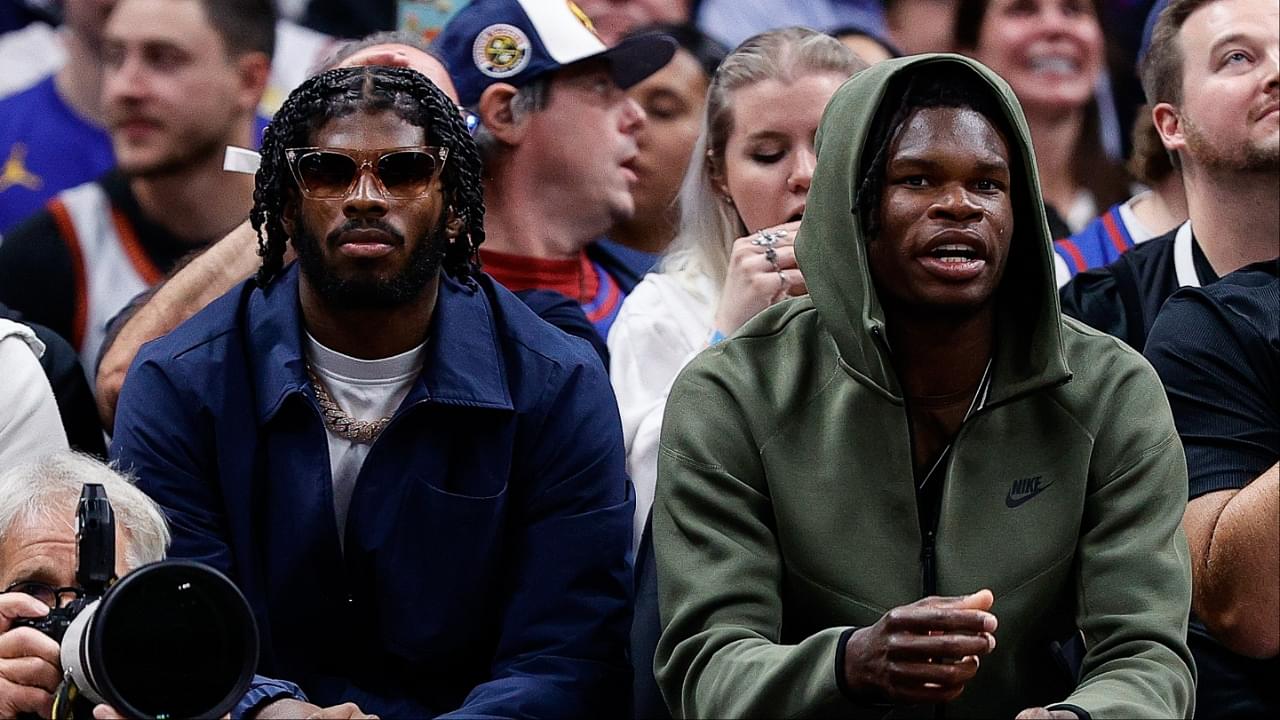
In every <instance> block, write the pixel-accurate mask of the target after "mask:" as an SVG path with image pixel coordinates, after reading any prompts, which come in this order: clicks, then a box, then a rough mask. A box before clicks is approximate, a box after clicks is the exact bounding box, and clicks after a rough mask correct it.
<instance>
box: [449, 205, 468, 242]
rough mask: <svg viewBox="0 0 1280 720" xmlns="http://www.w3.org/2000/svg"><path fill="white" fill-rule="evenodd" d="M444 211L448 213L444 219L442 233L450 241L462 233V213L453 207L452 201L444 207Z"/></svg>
mask: <svg viewBox="0 0 1280 720" xmlns="http://www.w3.org/2000/svg"><path fill="white" fill-rule="evenodd" d="M445 212H446V213H448V215H447V219H446V220H445V221H444V234H445V237H446V238H448V239H449V241H451V242H452V241H453V240H455V239H457V238H459V237H462V235H463V230H464V228H463V220H462V215H461V213H459V212H458V211H457V210H456V209H454V206H453V204H452V203H451V204H450V205H449V207H447V208H445Z"/></svg>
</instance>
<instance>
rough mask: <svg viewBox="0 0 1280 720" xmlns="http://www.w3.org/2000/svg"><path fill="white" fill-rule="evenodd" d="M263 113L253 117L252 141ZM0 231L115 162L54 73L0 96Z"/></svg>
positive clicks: (101, 134) (257, 140) (258, 136)
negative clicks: (66, 99) (59, 86)
mask: <svg viewBox="0 0 1280 720" xmlns="http://www.w3.org/2000/svg"><path fill="white" fill-rule="evenodd" d="M266 126H267V119H266V118H263V117H260V116H259V117H257V118H256V119H255V121H254V133H253V144H254V147H257V146H259V145H261V143H262V130H263V129H264V128H265V127H266ZM0 163H3V165H2V166H0V235H2V234H5V233H8V232H9V231H11V230H13V228H14V227H15V226H16V225H17V224H18V223H20V222H22V221H23V220H25V219H26V218H27V217H29V216H31V215H33V214H35V212H36V211H37V210H39V209H41V208H43V207H44V205H45V203H46V202H48V201H49V200H51V199H52V198H53V196H54V195H57V194H58V193H59V192H62V191H63V190H66V189H68V188H73V187H76V186H78V185H83V184H84V183H87V182H92V181H94V180H97V179H98V178H100V177H102V176H103V175H104V174H106V172H107V171H108V170H111V169H112V168H114V167H115V165H116V160H115V153H114V152H112V150H111V136H110V135H108V134H107V132H106V131H105V130H103V129H102V128H100V127H98V126H96V125H93V124H92V123H90V122H89V121H88V120H86V119H84V118H82V117H80V116H79V115H77V114H76V113H75V111H74V110H72V109H71V108H70V107H69V106H68V105H67V104H66V102H64V101H63V99H62V97H61V96H59V95H58V91H57V89H56V88H55V87H54V83H53V76H50V77H48V78H45V79H44V80H42V81H41V82H38V83H36V84H35V85H33V86H31V87H30V88H27V89H26V90H24V91H22V92H20V93H17V94H14V95H10V96H9V97H7V98H4V99H3V100H0Z"/></svg>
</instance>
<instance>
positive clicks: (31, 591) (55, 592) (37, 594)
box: [4, 580, 84, 610]
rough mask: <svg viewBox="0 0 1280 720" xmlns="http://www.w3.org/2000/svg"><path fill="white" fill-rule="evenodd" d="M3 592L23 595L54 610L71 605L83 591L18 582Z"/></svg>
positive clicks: (40, 583) (26, 581)
mask: <svg viewBox="0 0 1280 720" xmlns="http://www.w3.org/2000/svg"><path fill="white" fill-rule="evenodd" d="M4 591H5V592H7V593H11V592H20V593H23V594H24V595H30V596H31V597H33V598H35V599H37V600H39V601H40V602H42V603H44V604H45V605H48V606H49V608H50V609H53V610H56V609H58V608H61V607H66V606H67V605H70V604H71V603H73V602H75V601H76V600H79V599H80V598H82V597H84V590H82V589H80V588H78V587H60V588H56V587H53V586H52V585H47V584H45V583H42V582H31V581H28V580H19V581H18V582H16V583H14V584H12V585H10V586H9V587H7V588H5V589H4Z"/></svg>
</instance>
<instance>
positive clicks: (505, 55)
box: [471, 23, 529, 78]
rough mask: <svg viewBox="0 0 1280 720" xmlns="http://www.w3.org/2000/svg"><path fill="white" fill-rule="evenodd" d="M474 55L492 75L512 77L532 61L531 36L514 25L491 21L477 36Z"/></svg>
mask: <svg viewBox="0 0 1280 720" xmlns="http://www.w3.org/2000/svg"><path fill="white" fill-rule="evenodd" d="M471 59H472V60H473V61H474V62H475V64H476V67H477V68H479V70H480V72H482V73H484V74H485V75H488V76H489V77H491V78H508V77H511V76H512V75H515V74H516V73H518V72H520V71H521V70H523V69H524V68H525V66H526V65H528V64H529V36H528V35H525V34H524V31H523V30H521V29H520V28H518V27H516V26H514V25H507V24H504V23H500V24H498V25H490V26H489V27H487V28H485V29H484V30H481V31H480V34H479V35H477V36H476V41H475V43H474V44H473V45H472V46H471Z"/></svg>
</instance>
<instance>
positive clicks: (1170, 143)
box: [1151, 103, 1187, 153]
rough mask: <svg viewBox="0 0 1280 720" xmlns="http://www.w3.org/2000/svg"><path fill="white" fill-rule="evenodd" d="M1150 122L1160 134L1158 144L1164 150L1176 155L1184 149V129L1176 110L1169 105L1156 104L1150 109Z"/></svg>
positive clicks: (1185, 140)
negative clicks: (1159, 143)
mask: <svg viewBox="0 0 1280 720" xmlns="http://www.w3.org/2000/svg"><path fill="white" fill-rule="evenodd" d="M1151 122H1152V124H1154V125H1155V126H1156V132H1158V133H1160V142H1161V143H1163V144H1164V149H1165V150H1168V151H1169V152H1171V153H1176V152H1181V151H1183V150H1185V149H1186V147H1187V138H1186V135H1185V130H1186V129H1185V128H1184V127H1183V126H1182V118H1181V117H1179V115H1178V109H1177V108H1175V107H1174V106H1172V105H1170V104H1169V103H1157V104H1156V106H1155V107H1153V108H1151Z"/></svg>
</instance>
